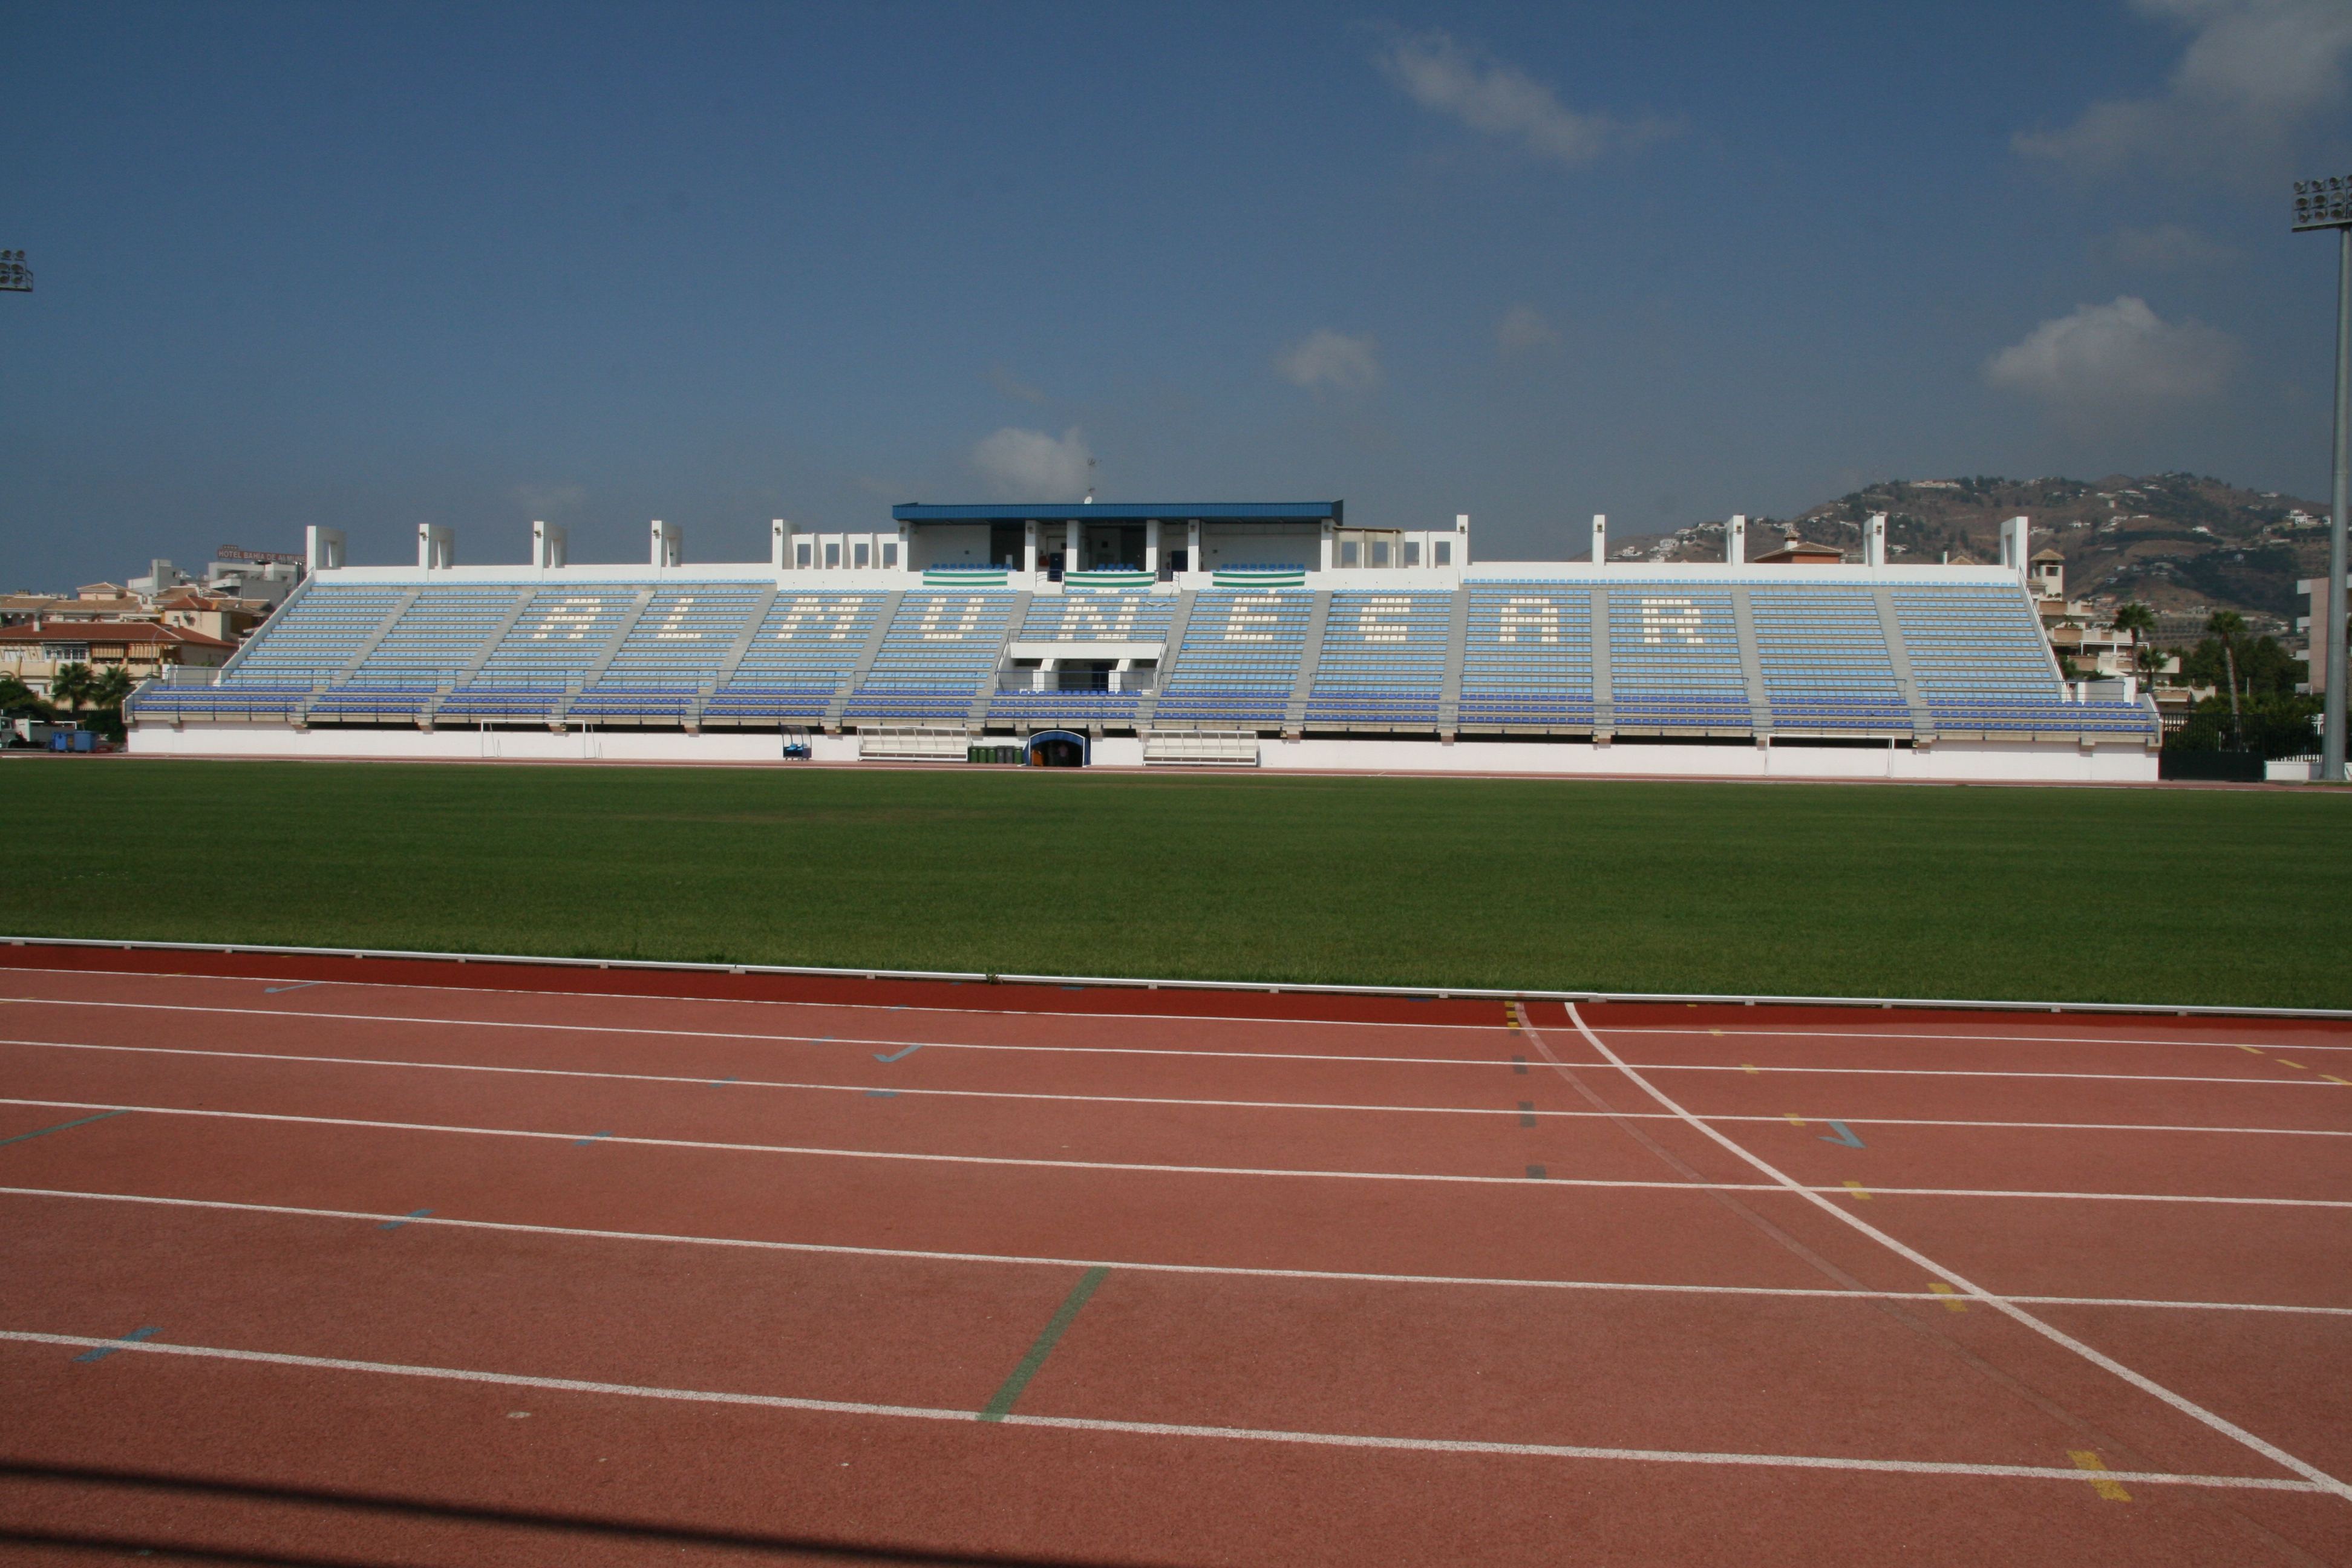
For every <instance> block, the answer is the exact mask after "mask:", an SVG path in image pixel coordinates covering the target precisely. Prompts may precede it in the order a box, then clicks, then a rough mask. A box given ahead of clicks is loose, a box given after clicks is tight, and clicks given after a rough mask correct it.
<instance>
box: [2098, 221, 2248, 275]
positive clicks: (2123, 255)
mask: <svg viewBox="0 0 2352 1568" xmlns="http://www.w3.org/2000/svg"><path fill="white" fill-rule="evenodd" d="M2105 250H2106V254H2107V258H2108V259H2109V260H2111V261H2113V262H2114V263H2115V264H2116V266H2118V267H2124V268H2130V269H2131V270H2133V271H2136V272H2188V271H2191V270H2194V269H2195V268H2200V267H2219V266H2221V265H2223V264H2224V263H2226V262H2231V261H2235V260H2237V259H2238V253H2237V252H2236V251H2234V250H2232V249H2231V248H2230V247H2228V246H2226V245H2220V244H2216V243H2215V242H2214V241H2212V240H2210V239H2208V238H2206V237H2204V236H2203V235H2201V234H2200V233H2198V232H2197V231H2196V230H2195V229H2193V228H2183V227H2182V226H2180V225H2179V224H2177V223H2160V224H2157V225H2155V226H2152V227H2148V228H2119V229H2117V230H2116V232H2115V237H2113V238H2112V239H2110V240H2108V241H2107V243H2106V246H2105Z"/></svg>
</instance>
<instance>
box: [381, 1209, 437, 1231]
mask: <svg viewBox="0 0 2352 1568" xmlns="http://www.w3.org/2000/svg"><path fill="white" fill-rule="evenodd" d="M432 1212H433V1211H432V1210H431V1209H410V1210H409V1211H408V1219H423V1218H424V1217H425V1215H429V1214H431V1213H432ZM408 1219H388V1220H386V1221H384V1222H383V1224H382V1225H380V1226H376V1229H378V1230H398V1229H399V1228H400V1227H401V1226H404V1225H406V1224H407V1223H408Z"/></svg>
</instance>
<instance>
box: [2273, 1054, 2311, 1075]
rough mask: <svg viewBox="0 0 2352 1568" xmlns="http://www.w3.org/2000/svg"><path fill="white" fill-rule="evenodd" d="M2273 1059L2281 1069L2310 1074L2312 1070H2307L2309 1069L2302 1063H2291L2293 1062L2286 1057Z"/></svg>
mask: <svg viewBox="0 0 2352 1568" xmlns="http://www.w3.org/2000/svg"><path fill="white" fill-rule="evenodd" d="M2271 1059H2272V1060H2273V1061H2274V1062H2276V1063H2278V1065H2279V1066H2281V1067H2283V1068H2294V1070H2295V1071H2297V1072H2309V1071H2310V1070H2311V1069H2310V1068H2307V1067H2305V1066H2304V1065H2303V1064H2302V1063H2301V1062H2291V1061H2289V1060H2287V1059H2286V1058H2284V1057H2273V1058H2271Z"/></svg>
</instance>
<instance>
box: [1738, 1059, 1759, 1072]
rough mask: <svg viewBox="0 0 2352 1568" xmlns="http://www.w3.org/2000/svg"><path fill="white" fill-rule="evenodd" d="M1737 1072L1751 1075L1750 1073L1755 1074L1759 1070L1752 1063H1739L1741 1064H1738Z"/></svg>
mask: <svg viewBox="0 0 2352 1568" xmlns="http://www.w3.org/2000/svg"><path fill="white" fill-rule="evenodd" d="M1739 1070H1740V1071H1741V1072H1745V1073H1752V1072H1757V1071H1759V1070H1760V1069H1759V1068H1758V1067H1757V1066H1756V1064H1755V1063H1754V1062H1741V1063H1740V1064H1739Z"/></svg>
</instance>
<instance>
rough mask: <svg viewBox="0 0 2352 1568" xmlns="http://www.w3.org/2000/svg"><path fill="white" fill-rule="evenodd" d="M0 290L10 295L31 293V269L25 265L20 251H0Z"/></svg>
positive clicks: (23, 255)
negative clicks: (4, 290)
mask: <svg viewBox="0 0 2352 1568" xmlns="http://www.w3.org/2000/svg"><path fill="white" fill-rule="evenodd" d="M0 289H6V290H7V291H8V292H10V293H12V294H29V293H31V292H32V291H33V269H32V268H29V267H27V266H26V265H25V253H24V252H23V251H21V250H0Z"/></svg>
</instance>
